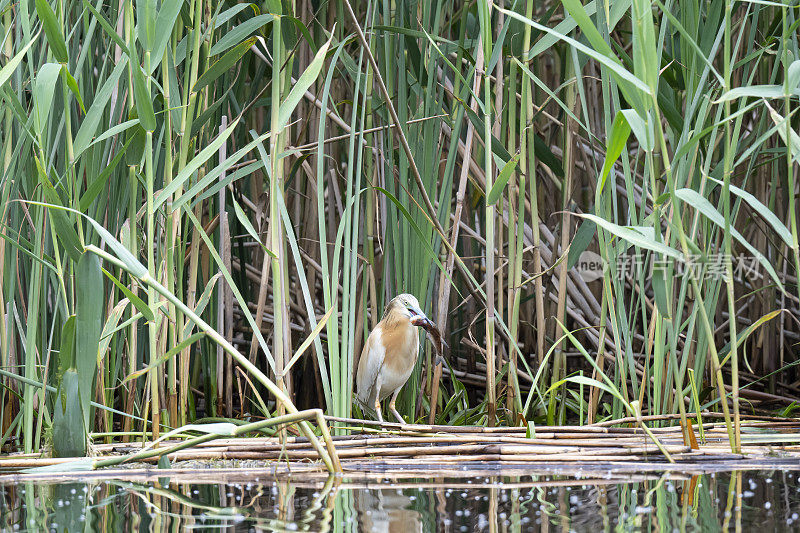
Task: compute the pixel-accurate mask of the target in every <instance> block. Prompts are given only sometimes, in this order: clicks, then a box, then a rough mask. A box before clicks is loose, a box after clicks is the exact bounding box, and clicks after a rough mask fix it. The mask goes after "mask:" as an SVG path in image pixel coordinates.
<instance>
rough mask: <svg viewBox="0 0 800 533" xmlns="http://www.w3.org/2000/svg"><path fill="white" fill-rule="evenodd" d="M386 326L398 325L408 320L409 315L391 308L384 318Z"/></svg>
mask: <svg viewBox="0 0 800 533" xmlns="http://www.w3.org/2000/svg"><path fill="white" fill-rule="evenodd" d="M383 321H384V323H385V324H386V326H396V325H399V324H401V323H402V322H403V321H406V322H408V317H407V316H406V315H405V314H403V313H402V312H401V311H399V310H397V309H390V310H389V312H388V313H386V316H385V317H384V318H383Z"/></svg>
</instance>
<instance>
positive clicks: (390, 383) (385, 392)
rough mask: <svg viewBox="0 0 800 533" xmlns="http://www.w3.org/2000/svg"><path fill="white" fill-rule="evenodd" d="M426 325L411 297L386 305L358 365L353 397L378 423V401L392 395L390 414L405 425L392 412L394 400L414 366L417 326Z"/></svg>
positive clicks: (381, 419) (379, 418) (408, 295)
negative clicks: (375, 414)
mask: <svg viewBox="0 0 800 533" xmlns="http://www.w3.org/2000/svg"><path fill="white" fill-rule="evenodd" d="M429 324H430V321H429V320H428V317H426V316H425V313H423V312H422V310H421V309H420V307H419V302H418V301H417V299H416V298H415V297H414V296H412V295H411V294H400V295H398V296H395V297H394V299H392V301H391V302H389V305H387V306H386V311H385V312H384V314H383V319H381V321H380V322H378V325H377V326H375V329H373V330H372V332H371V333H370V334H369V338H367V343H366V344H365V345H364V349H363V350H362V351H361V359H359V361H358V373H357V374H356V391H357V393H356V396H357V398H358V401H359V402H360V403H361V405H362V406H363V407H366V408H368V409H370V410H371V409H374V410H375V412H376V413H377V415H378V420H380V421H381V422H383V416H382V415H381V401H382V400H384V399H385V398H387V397H388V396H389V395H391V396H392V399H391V401H390V402H389V411H391V413H392V414H393V415H394V416H395V418H396V419H397V420H398V422H400V423H401V424H403V423H405V420H403V417H402V416H400V413H398V412H397V409H396V408H395V400H397V395H398V394H399V393H400V389H402V388H403V385H405V384H406V381H408V378H409V376H410V375H411V372H412V371H413V370H414V364H415V363H416V362H417V355H418V354H419V330H418V329H417V326H426V325H429Z"/></svg>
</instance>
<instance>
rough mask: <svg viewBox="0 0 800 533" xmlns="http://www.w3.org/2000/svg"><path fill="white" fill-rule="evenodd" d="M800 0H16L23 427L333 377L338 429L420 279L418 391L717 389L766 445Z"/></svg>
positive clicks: (11, 391)
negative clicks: (441, 351) (379, 328)
mask: <svg viewBox="0 0 800 533" xmlns="http://www.w3.org/2000/svg"><path fill="white" fill-rule="evenodd" d="M799 15H800V6H799V5H798V3H797V2H796V1H793V0H785V1H782V2H732V1H730V0H710V1H699V0H697V1H687V2H684V1H682V2H671V1H666V2H662V1H661V0H654V1H652V2H651V1H645V0H605V1H602V2H600V1H593V2H587V3H582V2H580V1H579V0H562V1H560V2H553V1H544V2H522V1H516V2H515V1H513V0H502V1H497V2H489V1H487V0H476V1H474V2H445V1H439V0H434V1H432V2H419V3H409V2H406V1H404V0H399V1H397V2H393V3H392V2H389V3H387V2H383V3H381V2H374V1H371V0H359V1H355V0H327V1H323V2H311V1H308V0H299V1H293V2H285V1H284V2H277V1H268V2H262V3H249V4H245V3H239V4H236V3H231V2H211V1H208V0H162V1H158V0H141V1H136V2H133V1H132V0H119V1H114V2H102V1H92V0H83V1H78V0H62V1H58V2H49V1H48V0H36V1H35V2H33V3H31V2H27V1H26V2H22V3H18V2H11V1H9V0H0V45H1V46H2V52H0V102H2V107H0V121H2V122H1V123H2V126H0V153H2V156H0V159H2V171H1V172H2V173H1V174H0V211H1V212H2V213H3V216H2V226H1V227H0V302H1V303H2V305H1V306H0V399H2V401H0V446H2V449H3V451H18V450H21V451H23V452H26V453H37V452H40V451H42V450H49V451H52V452H53V454H54V455H56V456H74V455H84V454H86V453H87V444H88V436H89V435H90V434H92V433H102V434H103V437H102V438H101V439H99V440H100V441H104V442H105V443H106V444H119V443H120V442H125V441H146V440H148V439H153V440H155V439H156V438H157V437H158V436H159V435H163V434H166V433H168V432H170V431H172V430H175V429H176V428H184V429H185V428H189V427H191V428H192V430H193V431H198V429H197V428H198V426H201V425H203V424H210V425H212V428H211V429H209V428H206V429H205V430H202V429H200V430H199V431H205V432H206V433H205V434H206V435H213V436H215V437H218V436H219V435H214V432H215V431H216V430H214V429H213V427H214V426H213V424H220V423H224V424H230V425H232V426H241V425H242V424H244V423H253V421H254V420H261V419H264V418H266V419H270V418H273V417H278V419H280V417H282V416H293V415H295V414H297V413H298V412H307V411H308V412H310V411H309V410H313V409H319V410H321V411H320V412H324V413H325V414H326V415H328V416H329V417H332V418H330V419H328V422H325V421H323V419H322V418H321V417H320V416H317V415H315V416H314V417H313V418H308V419H307V418H303V417H300V418H297V419H296V420H294V422H293V423H294V424H296V426H297V431H300V432H302V433H303V435H305V436H306V438H309V439H312V440H313V442H318V443H320V442H328V443H330V442H332V441H331V440H330V439H329V438H328V436H329V435H328V434H329V429H328V426H329V425H330V426H332V429H331V430H330V433H332V434H333V435H334V436H341V435H345V434H346V433H347V430H346V429H345V427H346V425H347V422H344V421H342V420H344V419H348V418H351V417H353V416H356V417H357V416H360V415H361V413H359V412H358V410H357V408H354V407H353V405H352V398H353V390H352V387H353V373H354V368H355V366H356V364H357V359H358V356H359V354H360V352H361V348H362V347H363V345H364V342H365V339H366V336H367V334H368V332H369V330H370V329H371V328H372V327H373V326H374V325H375V324H376V323H377V321H378V319H379V317H380V315H381V312H382V309H383V307H384V305H385V304H386V302H388V301H389V299H390V298H391V297H392V296H394V295H395V294H398V293H400V292H411V293H413V294H415V295H417V297H418V299H419V300H420V301H421V302H423V306H424V308H425V310H426V311H427V312H428V314H429V315H430V316H431V318H432V319H433V320H434V321H435V322H436V323H437V325H438V327H439V329H440V330H441V331H442V332H443V333H444V338H445V340H446V342H447V344H448V346H449V349H448V351H447V357H446V358H445V359H446V361H445V364H444V365H441V364H437V362H436V359H435V358H434V357H433V351H432V349H431V348H430V347H429V346H427V345H426V348H425V350H424V353H423V355H422V356H421V357H420V358H419V360H418V362H417V364H416V367H415V370H414V372H413V374H412V376H411V378H410V380H409V382H408V384H407V386H406V387H405V389H404V391H403V394H402V395H401V397H400V399H399V401H398V408H399V410H400V412H401V413H402V414H403V415H404V416H405V417H406V419H407V420H408V421H409V422H424V421H427V422H428V423H429V424H433V425H436V426H476V425H477V426H487V427H491V426H499V427H509V426H519V427H522V428H524V429H523V430H522V431H529V430H531V428H540V427H541V426H564V425H568V424H574V425H578V426H583V425H585V424H595V423H598V422H603V421H608V420H614V419H620V418H625V417H628V418H631V419H632V420H634V421H639V422H641V421H642V420H645V419H647V420H651V421H653V422H652V424H649V425H647V426H645V425H643V424H639V425H640V427H641V428H642V430H643V431H648V432H651V433H653V434H656V433H658V431H659V430H660V429H661V428H662V427H666V428H671V429H668V432H670V431H676V430H675V429H674V428H675V427H678V426H676V425H675V424H676V423H678V422H680V427H681V428H684V432H685V436H686V437H687V439H688V436H689V435H688V430H686V429H685V428H688V427H689V421H690V420H691V421H692V422H693V423H694V424H695V426H699V425H702V424H703V423H704V421H703V420H702V413H703V412H704V411H706V410H709V409H710V410H714V411H717V412H719V413H721V416H722V421H723V422H724V425H725V428H726V429H725V430H726V432H727V435H728V439H727V441H725V442H726V443H727V444H726V445H729V447H730V451H731V453H734V454H738V453H740V452H742V450H743V447H746V446H747V444H746V438H745V434H744V433H743V424H744V422H743V421H744V420H746V419H747V416H746V415H753V416H762V417H777V418H780V417H791V416H792V414H793V413H795V412H796V410H797V406H798V405H800V403H799V402H800V381H798V380H799V379H800V374H799V373H798V364H797V363H798V361H800V359H798V350H797V346H798V342H799V341H800V327H798V324H800V321H798V317H800V299H798V297H800V289H799V288H798V287H800V285H798V283H797V278H798V275H800V270H798V269H800V247H799V246H798V230H797V210H796V203H797V194H798V186H799V185H798V179H797V174H798V168H800V166H799V163H800V136H798V133H797V131H798V118H797V117H798V115H797V113H796V111H797V109H798V102H797V100H798V96H800V89H798V85H799V84H800V48H799V43H798V38H797V24H798V20H800V16H799ZM421 340H423V339H421ZM698 412H699V413H701V414H700V415H699V416H698V415H696V414H691V413H698ZM648 417H653V418H648ZM706 422H707V421H706ZM217 427H219V426H217ZM75 428H83V431H82V432H81V431H76V430H75ZM437 430H438V429H437ZM225 431H232V430H230V427H228V426H226V429H225ZM503 431H511V430H503ZM536 431H537V432H539V431H540V429H536ZM542 431H545V432H546V430H542ZM582 431H588V430H582ZM714 431H715V432H717V431H718V429H716V428H715V429H714ZM512 433H513V432H512ZM465 434H471V433H469V431H468V432H466V433H465ZM658 434H659V435H660V434H661V433H658ZM715 434H716V433H715ZM315 436H322V437H323V439H322V441H318V440H317V439H316V437H315ZM670 438H672V437H670ZM673 440H674V439H673ZM309 442H311V441H309ZM669 442H672V440H670V441H669ZM673 445H675V446H679V445H678V444H669V445H666V446H667V448H665V449H664V450H669V449H671V448H669V446H673ZM474 446H484V448H483V449H484V450H487V449H490V450H491V451H489V452H486V453H482V455H486V456H491V457H496V458H501V459H502V458H506V457H512V456H514V454H503V453H501V451H500V450H502V449H503V448H502V446H506V445H505V444H503V445H501V444H492V445H490V444H485V445H484V444H481V445H474ZM491 446H495V447H494V448H492V447H491ZM498 446H500V448H498ZM509 446H510V444H509ZM352 449H353V448H351V451H352ZM361 449H369V448H364V447H362V448H361ZM382 449H383V448H382ZM477 450H478V448H475V451H474V453H476V454H477V453H478V451H477ZM642 450H643V449H642ZM642 450H639V451H642ZM664 450H662V452H663V451H664ZM675 450H676V451H675V454H676V455H677V456H680V455H681V454H682V453H684V452H680V451H677V448H676V449H675ZM317 452H318V455H320V456H322V457H325V456H326V453H327V454H328V456H329V459H330V460H329V461H328V464H329V466H330V467H331V468H333V466H334V463H335V461H334V454H332V453H331V452H330V451H328V452H326V451H325V450H324V449H323V446H322V444H318V449H317ZM186 453H187V454H188V453H189V452H186ZM231 453H232V452H231ZM242 453H244V452H242ZM248 453H250V452H248ZM265 453H266V452H265ZM293 453H300V451H296V452H293ZM387 453H388V452H387ZM568 453H573V450H572V449H571V448H570V449H569V450H568V451H564V452H563V454H568ZM638 453H639V452H637V454H638ZM642 453H644V452H643V451H642ZM690 453H691V452H690ZM662 455H663V454H662ZM534 456H535V455H531V457H534ZM564 456H565V457H566V455H564ZM598 457H600V456H598ZM630 457H639V455H636V454H633V455H630ZM642 457H643V456H642ZM502 460H506V459H502ZM532 460H535V459H532Z"/></svg>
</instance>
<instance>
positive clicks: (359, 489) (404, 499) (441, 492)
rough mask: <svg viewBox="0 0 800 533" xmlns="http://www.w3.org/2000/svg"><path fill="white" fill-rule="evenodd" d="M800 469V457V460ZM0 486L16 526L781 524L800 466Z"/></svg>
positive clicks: (798, 511) (7, 523)
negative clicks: (698, 471) (692, 471)
mask: <svg viewBox="0 0 800 533" xmlns="http://www.w3.org/2000/svg"><path fill="white" fill-rule="evenodd" d="M797 468H798V469H800V465H798V466H797ZM416 476H417V477H398V476H396V475H394V476H393V478H392V479H386V478H384V479H380V478H375V477H369V478H367V477H363V478H358V477H355V478H353V477H351V478H344V479H338V480H337V479H334V478H329V479H325V478H316V479H308V478H306V479H292V480H277V479H260V478H257V477H247V475H246V473H240V474H238V475H236V476H234V478H235V479H234V478H228V479H226V476H223V475H222V474H221V475H220V479H219V482H208V481H207V477H208V476H203V477H202V479H204V480H205V481H202V482H201V481H198V480H197V479H192V478H191V477H188V478H187V477H180V478H178V477H175V476H172V477H170V478H153V479H152V480H147V481H141V482H134V481H120V480H91V481H84V482H72V483H40V482H35V483H34V482H25V483H7V484H0V490H2V495H3V498H2V501H1V502H0V509H1V510H2V511H1V515H0V516H1V520H0V527H2V528H3V529H4V530H7V531H14V530H29V531H47V530H50V531H134V530H135V531H150V530H153V531H182V530H186V529H192V530H201V531H206V530H207V531H342V532H356V531H378V532H382V531H393V532H394V531H397V532H405V531H409V532H412V531H419V532H423V531H424V532H427V531H431V532H433V531H444V532H460V531H470V532H472V531H498V532H505V531H509V532H515V531H520V532H522V531H526V532H527V531H642V530H645V531H676V530H677V531H718V530H726V529H728V530H731V531H735V530H740V531H754V530H761V531H781V530H787V531H789V530H797V529H798V528H800V516H799V515H800V481H799V480H798V478H799V477H800V470H797V471H792V470H788V469H785V468H784V469H781V470H759V471H733V472H715V473H706V474H699V475H690V474H681V473H666V474H652V473H649V474H614V473H611V472H608V471H603V470H599V469H598V470H591V471H583V472H581V473H580V474H576V473H574V472H573V473H569V474H561V475H559V474H558V473H547V472H545V473H542V474H531V475H511V476H508V475H488V476H487V475H481V476H479V477H475V476H469V475H467V476H464V477H450V478H421V477H419V473H417V474H416Z"/></svg>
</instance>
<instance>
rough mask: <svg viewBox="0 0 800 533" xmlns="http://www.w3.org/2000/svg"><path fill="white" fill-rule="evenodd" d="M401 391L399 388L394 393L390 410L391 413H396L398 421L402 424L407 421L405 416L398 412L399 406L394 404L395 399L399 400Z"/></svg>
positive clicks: (390, 402)
mask: <svg viewBox="0 0 800 533" xmlns="http://www.w3.org/2000/svg"><path fill="white" fill-rule="evenodd" d="M399 393H400V389H397V390H396V391H394V394H392V399H391V400H390V401H389V411H391V413H392V414H393V415H394V417H395V418H396V419H397V421H398V422H400V423H401V424H405V423H406V421H405V420H403V417H402V416H400V413H398V412H397V408H396V407H395V406H394V402H395V400H397V395H398V394H399Z"/></svg>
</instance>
